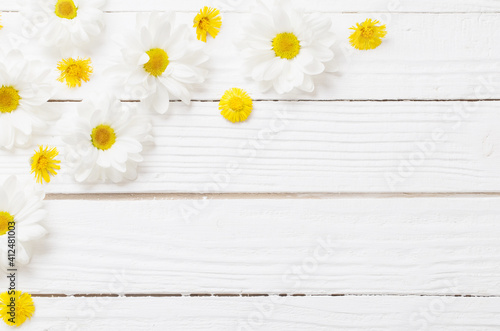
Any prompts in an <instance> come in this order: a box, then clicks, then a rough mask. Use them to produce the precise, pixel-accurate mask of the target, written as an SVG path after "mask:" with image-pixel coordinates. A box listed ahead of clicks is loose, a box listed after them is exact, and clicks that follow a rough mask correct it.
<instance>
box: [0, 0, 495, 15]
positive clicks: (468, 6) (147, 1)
mask: <svg viewBox="0 0 500 331" xmlns="http://www.w3.org/2000/svg"><path fill="white" fill-rule="evenodd" d="M290 2H292V1H290V0H286V3H290ZM19 3H20V1H19V0H1V2H0V4H1V9H2V10H5V11H7V10H9V11H10V10H12V11H17V10H18V9H19ZM252 3H253V2H252V1H243V0H208V1H207V0H183V1H173V0H170V1H169V0H167V1H165V0H143V1H141V2H140V4H138V3H137V1H136V0H108V1H107V5H106V7H105V10H108V11H134V12H135V11H150V10H162V11H164V10H172V11H188V12H195V11H197V10H199V9H200V8H202V7H203V6H212V7H217V8H220V9H221V10H224V11H226V12H233V11H236V12H240V11H249V10H250V8H251V4H252ZM292 3H294V4H295V5H298V6H301V7H303V8H304V9H305V10H306V11H308V12H316V11H321V12H361V13H366V12H383V13H391V12H396V13H398V12H403V13H405V12H410V13H412V12H424V13H441V12H446V13H463V12H499V10H500V5H499V4H498V1H496V0H419V1H414V0H349V1H332V0H311V1H308V2H307V3H305V4H304V3H303V2H301V1H297V0H295V1H293V2H292Z"/></svg>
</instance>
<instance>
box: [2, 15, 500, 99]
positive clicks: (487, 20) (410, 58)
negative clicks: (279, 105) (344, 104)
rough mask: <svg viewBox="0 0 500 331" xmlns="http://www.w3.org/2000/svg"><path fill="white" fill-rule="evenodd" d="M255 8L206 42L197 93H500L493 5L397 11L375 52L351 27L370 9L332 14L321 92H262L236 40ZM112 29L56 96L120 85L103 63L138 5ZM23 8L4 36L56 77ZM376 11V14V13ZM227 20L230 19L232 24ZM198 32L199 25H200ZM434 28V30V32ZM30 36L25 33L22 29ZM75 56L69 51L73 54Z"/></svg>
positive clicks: (114, 18) (187, 18) (498, 24)
mask: <svg viewBox="0 0 500 331" xmlns="http://www.w3.org/2000/svg"><path fill="white" fill-rule="evenodd" d="M193 15H194V14H193V13H180V14H179V15H178V20H179V22H180V23H184V24H188V25H192V20H193V17H194V16H193ZM248 15H249V14H239V13H226V14H225V15H224V23H223V24H224V26H223V28H222V29H221V33H220V34H219V36H218V37H217V38H216V39H215V40H209V42H208V43H207V45H206V49H207V52H208V53H209V54H210V61H209V62H208V64H207V69H208V70H209V72H210V73H209V76H208V79H207V81H206V83H204V84H203V85H201V86H198V87H196V88H195V89H194V91H193V99H195V100H197V99H202V100H214V99H215V100H217V99H220V97H221V96H222V94H223V93H224V91H225V90H227V89H228V88H231V87H235V86H237V87H241V88H244V89H246V90H248V92H249V93H250V94H251V96H252V98H254V99H265V100H276V99H279V100H287V99H293V100H302V99H312V100H353V99H354V100H369V99H376V100H388V99H397V100H401V99H408V100H415V99H419V100H422V99H423V100H435V99H445V100H448V99H474V100H475V99H500V82H499V81H498V76H499V75H500V64H499V61H500V59H499V54H500V45H499V44H498V43H497V42H496V40H500V20H499V19H498V14H493V13H484V14H479V13H472V14H469V13H462V14H423V13H422V14H396V13H394V14H391V19H390V22H387V29H388V35H387V38H386V39H385V41H384V43H383V44H382V45H381V46H380V47H379V48H377V49H376V50H373V51H370V52H362V51H355V50H354V49H353V48H352V47H351V46H350V45H349V44H348V36H349V34H350V33H351V30H349V27H351V26H353V25H355V24H356V22H362V21H364V20H365V19H366V18H367V17H372V15H370V14H340V13H337V14H325V15H329V16H331V17H332V20H333V27H332V30H333V32H334V34H335V36H334V38H335V39H336V40H337V44H336V45H337V49H336V58H337V60H338V65H339V72H338V73H335V74H324V75H322V76H320V77H317V79H316V80H315V81H316V89H315V92H314V93H305V92H304V93H300V92H294V93H292V94H286V95H279V94H277V93H275V92H272V91H270V92H262V91H260V90H259V89H258V88H257V87H256V84H254V83H253V82H252V81H251V80H250V79H247V78H245V73H244V72H243V71H242V70H241V66H242V61H241V53H240V51H239V50H238V49H237V48H236V46H235V45H234V43H235V42H236V41H238V40H240V39H239V38H240V37H239V36H240V35H241V33H240V32H241V22H242V21H244V20H245V19H247V18H248ZM105 16H106V17H105V19H106V23H107V30H106V33H105V34H103V38H102V39H101V45H100V46H99V47H95V48H93V49H92V51H90V52H88V53H87V54H83V53H82V56H90V57H91V58H92V61H93V64H94V69H95V75H94V77H93V78H92V80H91V81H90V82H89V83H87V84H84V86H83V87H82V88H81V89H74V90H69V89H67V88H66V87H65V86H64V85H63V84H62V83H58V82H55V83H57V84H56V85H58V86H59V87H60V89H59V90H58V91H57V94H56V96H55V99H64V100H65V99H72V100H74V99H77V100H80V99H82V98H85V97H91V96H92V94H93V93H95V91H107V92H109V91H112V90H113V89H112V88H111V87H110V82H109V81H108V80H107V78H108V76H106V75H104V74H103V71H104V70H105V69H106V68H108V67H109V66H110V64H112V62H113V61H114V60H115V59H119V57H120V53H119V52H120V47H118V45H117V44H116V40H117V39H118V36H123V35H128V34H131V33H134V29H135V13H110V14H107V15H105ZM19 17H20V15H19V14H18V13H5V14H4V15H2V19H3V21H4V22H5V24H4V25H5V28H4V29H3V30H2V34H0V40H2V39H3V40H4V41H5V43H6V44H8V43H9V40H10V43H11V44H13V45H14V46H16V47H17V45H20V46H19V47H21V48H22V49H25V50H26V52H27V53H28V54H31V55H33V56H35V57H37V58H41V59H43V60H44V61H46V63H49V64H50V63H52V64H53V65H52V66H53V68H54V78H53V79H54V81H55V78H56V77H57V76H56V72H55V69H56V63H57V61H59V60H60V59H61V57H62V55H60V54H58V53H57V52H51V53H49V52H48V50H47V49H45V48H41V47H39V46H37V44H36V43H33V41H32V40H31V39H27V38H24V37H19V34H20V31H22V24H21V20H20V18H19ZM373 17H375V16H373ZM224 27H227V28H226V29H224ZM192 31H193V35H194V34H195V30H194V29H193V30H192ZM431 32H432V33H431ZM21 36H22V35H21ZM66 57H67V54H66ZM119 90H120V91H121V96H122V99H134V98H135V99H137V95H136V94H137V93H136V92H135V90H134V89H130V88H127V87H126V86H125V87H124V86H123V85H120V86H119Z"/></svg>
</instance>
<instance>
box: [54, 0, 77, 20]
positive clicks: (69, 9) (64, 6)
mask: <svg viewBox="0 0 500 331" xmlns="http://www.w3.org/2000/svg"><path fill="white" fill-rule="evenodd" d="M77 11H78V8H77V7H76V6H75V3H74V2H73V0H58V1H57V3H56V15H57V16H59V17H60V18H66V19H68V20H72V19H74V18H75V17H76V12H77Z"/></svg>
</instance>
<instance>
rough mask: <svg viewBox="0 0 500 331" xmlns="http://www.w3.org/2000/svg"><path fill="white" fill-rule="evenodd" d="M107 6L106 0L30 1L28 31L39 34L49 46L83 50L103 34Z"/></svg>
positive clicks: (24, 11) (25, 13)
mask: <svg viewBox="0 0 500 331" xmlns="http://www.w3.org/2000/svg"><path fill="white" fill-rule="evenodd" d="M105 4H106V0H44V1H40V0H28V3H27V6H26V8H24V9H23V13H24V16H25V17H26V19H27V21H26V24H27V28H29V29H30V30H33V31H35V32H38V34H35V35H36V36H38V37H39V38H41V40H42V41H43V42H44V43H45V44H46V45H47V46H51V47H53V46H55V47H58V48H65V47H70V46H76V47H82V46H84V45H86V44H88V43H89V42H91V41H92V39H93V38H94V37H96V36H98V35H99V34H101V32H102V31H103V29H104V19H103V18H104V15H103V12H102V8H103V7H104V5H105ZM41 13H44V14H45V16H44V20H43V22H42V21H40V19H39V17H40V15H41Z"/></svg>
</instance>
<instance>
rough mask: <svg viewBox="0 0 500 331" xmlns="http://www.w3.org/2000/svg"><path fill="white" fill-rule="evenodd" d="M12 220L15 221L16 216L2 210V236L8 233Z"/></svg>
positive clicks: (0, 225)
mask: <svg viewBox="0 0 500 331" xmlns="http://www.w3.org/2000/svg"><path fill="white" fill-rule="evenodd" d="M10 222H14V216H12V215H11V214H9V213H7V212H6V211H0V236H3V235H4V234H6V233H7V231H8V230H9V223H10Z"/></svg>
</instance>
